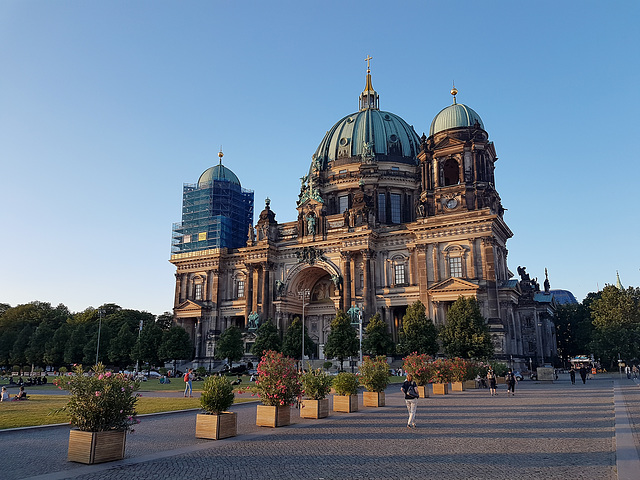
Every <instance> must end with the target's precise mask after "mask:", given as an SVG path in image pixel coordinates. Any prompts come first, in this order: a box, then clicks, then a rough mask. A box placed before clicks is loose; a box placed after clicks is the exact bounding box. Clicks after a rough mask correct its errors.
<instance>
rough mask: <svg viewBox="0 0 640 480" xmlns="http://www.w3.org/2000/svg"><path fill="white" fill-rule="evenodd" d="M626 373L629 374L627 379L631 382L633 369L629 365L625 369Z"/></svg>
mask: <svg viewBox="0 0 640 480" xmlns="http://www.w3.org/2000/svg"><path fill="white" fill-rule="evenodd" d="M624 373H626V374H627V378H628V379H629V380H631V367H630V366H629V365H627V366H626V367H624Z"/></svg>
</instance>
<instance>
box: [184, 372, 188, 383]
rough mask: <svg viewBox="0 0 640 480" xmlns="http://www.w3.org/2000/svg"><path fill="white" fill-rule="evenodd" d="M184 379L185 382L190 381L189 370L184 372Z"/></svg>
mask: <svg viewBox="0 0 640 480" xmlns="http://www.w3.org/2000/svg"><path fill="white" fill-rule="evenodd" d="M184 381H185V383H186V382H188V381H189V372H187V373H185V374H184Z"/></svg>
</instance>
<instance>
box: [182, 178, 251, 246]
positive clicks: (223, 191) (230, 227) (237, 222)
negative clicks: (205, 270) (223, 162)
mask: <svg viewBox="0 0 640 480" xmlns="http://www.w3.org/2000/svg"><path fill="white" fill-rule="evenodd" d="M252 224H253V190H247V189H245V188H242V187H241V186H240V185H238V184H236V183H232V182H229V181H227V180H213V181H211V182H210V183H207V184H205V185H203V186H199V185H198V184H184V186H183V190H182V222H180V223H174V224H173V231H172V235H171V253H182V252H194V251H198V250H207V249H210V248H230V249H232V248H240V247H244V246H246V243H247V235H248V232H249V225H252Z"/></svg>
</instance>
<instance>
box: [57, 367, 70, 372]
mask: <svg viewBox="0 0 640 480" xmlns="http://www.w3.org/2000/svg"><path fill="white" fill-rule="evenodd" d="M68 371H69V370H67V367H60V368H59V369H58V372H59V373H67V372H68Z"/></svg>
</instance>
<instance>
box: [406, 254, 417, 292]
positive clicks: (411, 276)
mask: <svg viewBox="0 0 640 480" xmlns="http://www.w3.org/2000/svg"><path fill="white" fill-rule="evenodd" d="M415 252H416V248H415V247H409V262H408V263H409V285H415V284H416V278H415V268H414V266H413V262H414V259H415Z"/></svg>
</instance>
